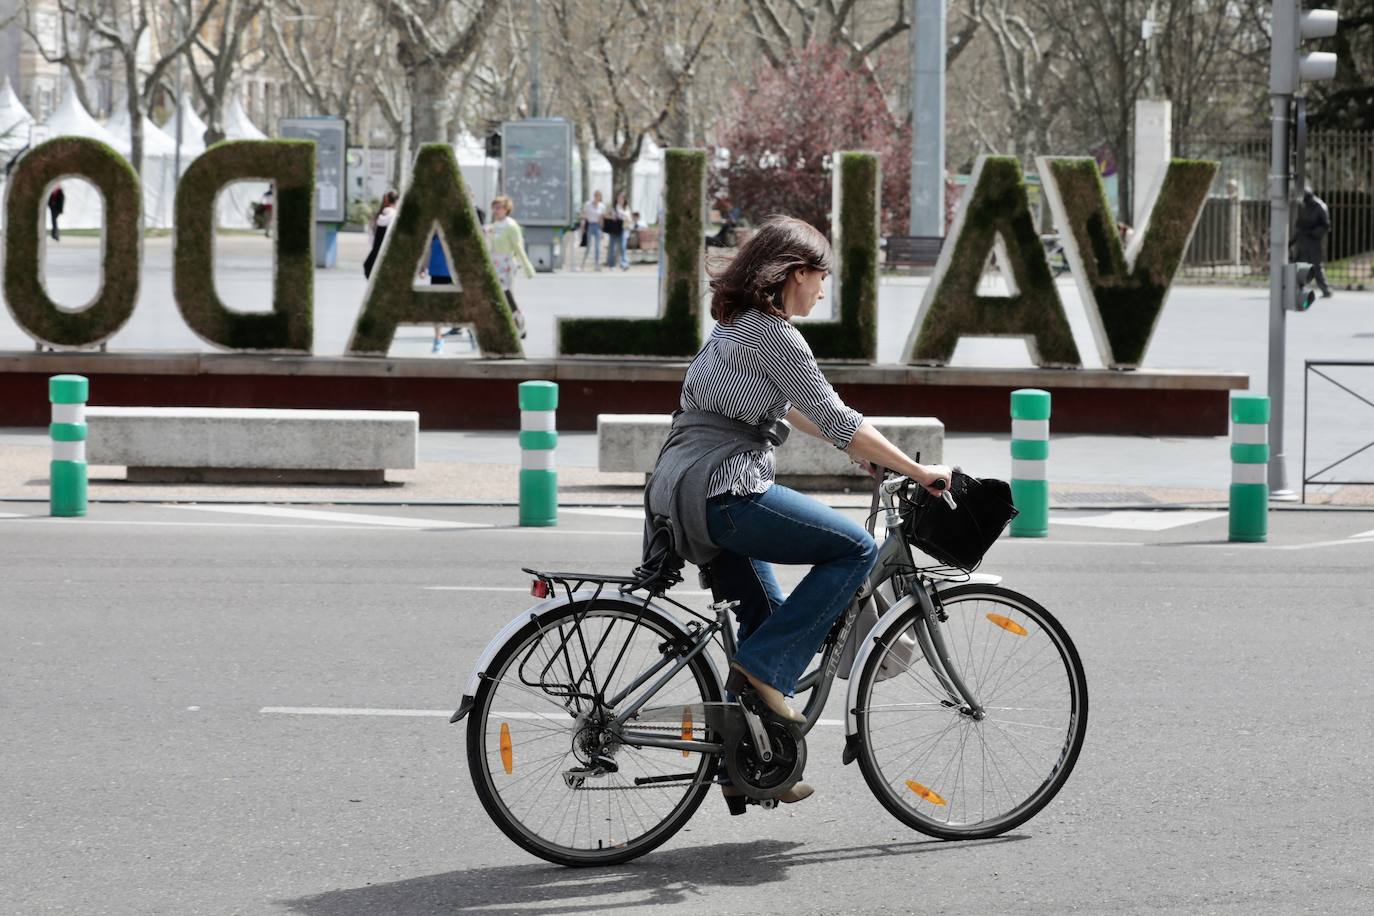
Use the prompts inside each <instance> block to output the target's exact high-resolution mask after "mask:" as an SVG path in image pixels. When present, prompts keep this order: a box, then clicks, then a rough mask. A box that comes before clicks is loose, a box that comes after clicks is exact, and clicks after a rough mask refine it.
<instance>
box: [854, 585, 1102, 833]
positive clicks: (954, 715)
mask: <svg viewBox="0 0 1374 916" xmlns="http://www.w3.org/2000/svg"><path fill="white" fill-rule="evenodd" d="M941 601H942V604H943V606H944V608H945V613H946V614H947V615H948V622H947V623H945V624H942V627H943V632H944V634H945V638H946V642H947V644H948V645H949V649H950V653H951V657H952V660H953V662H954V664H955V665H956V666H957V667H958V668H959V673H960V675H961V676H962V677H963V678H964V680H965V682H966V683H967V684H968V685H969V687H970V689H971V690H972V691H973V693H974V695H975V696H976V697H977V698H978V701H979V702H980V703H981V704H982V705H983V706H984V707H985V709H986V710H987V716H986V718H984V719H983V720H976V719H975V718H973V717H972V716H971V715H970V714H969V712H968V711H967V710H963V711H961V710H960V709H958V708H957V707H955V706H954V705H953V704H950V703H949V702H948V699H947V694H945V693H944V691H943V690H941V689H940V687H939V683H938V680H937V679H936V677H935V674H934V672H933V671H932V670H931V668H930V666H929V665H928V663H927V662H926V660H925V658H924V656H923V655H922V654H921V652H920V650H919V649H918V650H917V651H916V658H915V659H914V661H912V662H910V663H909V664H903V666H902V670H901V672H900V673H901V674H902V675H909V677H907V678H899V677H898V676H897V675H896V674H894V673H893V668H892V666H889V669H888V670H887V672H884V671H883V663H884V661H886V660H888V657H889V655H890V653H892V652H893V651H894V649H895V647H896V643H897V640H896V637H897V636H898V635H899V634H904V633H912V632H914V631H913V630H912V629H911V627H912V626H913V625H914V624H915V623H916V621H917V618H918V617H920V616H921V609H920V606H919V605H914V606H913V607H911V608H909V609H908V610H906V611H904V612H903V614H902V619H901V620H899V621H898V622H896V623H895V624H894V626H893V627H892V628H891V629H889V630H887V633H888V634H889V635H890V636H891V637H892V640H891V641H890V643H889V645H891V646H893V649H889V648H885V647H883V646H877V647H875V648H874V650H873V651H872V652H871V653H870V654H869V657H868V659H867V660H866V661H865V663H864V670H863V672H862V673H861V675H860V677H861V680H860V682H859V685H860V686H859V692H858V698H857V703H856V707H857V708H856V718H857V723H858V728H859V738H860V740H859V748H858V759H859V766H860V769H861V770H862V772H863V774H864V779H865V781H866V782H867V783H868V787H869V789H870V790H872V792H873V794H874V795H875V796H876V797H877V799H878V801H879V802H881V803H882V805H883V807H885V808H887V810H888V811H889V812H890V813H891V814H892V815H893V816H895V817H896V818H897V819H898V820H900V821H902V822H903V823H904V824H906V825H907V826H909V827H911V828H913V829H915V830H918V831H920V832H922V833H925V834H927V835H929V836H934V837H939V838H941V839H949V840H958V839H986V838H988V837H994V836H998V835H1000V834H1003V833H1006V832H1007V831H1008V830H1012V829H1014V828H1016V827H1018V826H1020V825H1021V824H1023V823H1025V822H1026V821H1027V820H1029V819H1030V818H1032V817H1034V816H1035V815H1036V814H1037V813H1039V811H1040V810H1041V809H1043V808H1044V807H1045V805H1047V804H1049V802H1050V801H1051V800H1052V799H1053V798H1054V796H1055V795H1056V794H1057V793H1058V792H1059V790H1060V789H1061V788H1062V787H1063V785H1064V782H1065V781H1066V780H1067V779H1068V778H1069V774H1070V773H1071V772H1072V771H1073V767H1074V764H1075V763H1076V762H1077V760H1078V755H1079V752H1080V751H1081V750H1082V747H1083V741H1084V738H1085V736H1086V734H1087V727H1088V685H1087V678H1086V676H1085V675H1084V672H1083V664H1082V660H1081V659H1080V658H1079V655H1078V651H1077V649H1076V648H1075V647H1074V645H1073V641H1072V640H1071V639H1070V638H1069V635H1068V633H1067V632H1066V631H1065V630H1064V627H1063V625H1061V624H1060V623H1059V621H1058V620H1056V619H1055V618H1054V617H1053V615H1051V614H1050V612H1049V611H1047V610H1045V608H1043V607H1042V606H1041V605H1039V604H1038V603H1036V602H1035V601H1033V600H1032V599H1030V598H1028V597H1026V596H1025V595H1022V594H1020V593H1018V592H1015V591H1012V590H1011V589H1007V588H1002V587H1000V586H990V585H980V584H967V585H959V586H954V587H952V588H949V589H946V590H944V591H942V592H941ZM989 615H992V616H989ZM994 617H1000V618H1001V620H1000V622H999V621H996V620H994V619H993V618H994ZM1018 629H1019V630H1021V631H1023V632H1022V633H1018V632H1017V630H1018ZM975 643H976V645H975ZM907 644H908V645H910V641H909V640H908V641H907ZM1032 644H1034V645H1033V647H1032V649H1031V650H1030V654H1025V655H1021V657H1019V658H1018V657H1017V656H1018V654H1020V653H1022V652H1024V651H1025V647H1026V646H1030V645H1032ZM1049 648H1052V649H1053V650H1054V654H1053V657H1050V656H1048V655H1046V656H1045V657H1044V658H1041V653H1047V652H1048V649H1049ZM975 650H976V651H975ZM999 658H1002V659H1003V660H1002V661H1001V662H1000V663H999V661H998V659H999ZM1056 658H1057V659H1058V661H1059V662H1060V665H1058V666H1056V665H1055V659H1056ZM1009 666H1013V667H1009ZM1052 668H1053V669H1054V670H1050V669H1052ZM1042 673H1043V675H1044V676H1043V677H1041V674H1042ZM1032 678H1035V680H1032ZM1009 679H1010V680H1009ZM893 681H901V683H898V684H896V685H894V686H892V687H891V688H883V687H881V686H880V685H882V684H884V683H890V682H893ZM1042 685H1043V688H1042ZM1026 687H1033V688H1036V691H1037V692H1036V697H1035V698H1029V697H1028V698H1024V699H1023V698H1022V697H1021V695H1020V693H1019V691H1020V690H1022V689H1024V688H1026ZM902 690H909V691H911V692H913V693H916V694H917V695H918V696H919V695H920V691H921V690H924V691H925V693H926V695H927V696H928V697H929V699H926V700H922V701H920V702H913V703H906V704H903V703H895V704H889V703H882V702H877V701H878V700H884V699H886V697H887V695H888V694H891V695H899V694H898V692H899V691H902ZM880 691H881V692H882V694H883V695H882V696H880V695H879V692H880ZM942 697H945V698H944V699H942ZM1030 700H1033V701H1034V702H1036V703H1037V704H1038V703H1040V702H1044V703H1046V704H1048V705H1046V706H1045V707H1039V706H1038V705H1037V706H1025V705H1021V706H1017V705H1012V706H1006V705H1002V703H1025V702H1027V701H1030ZM999 701H1000V702H999ZM903 706H906V707H909V711H910V712H911V713H912V714H913V715H912V717H911V719H910V720H909V721H911V722H914V723H915V724H914V725H913V726H911V727H910V731H912V732H915V733H916V734H915V736H914V737H911V736H909V735H908V736H906V737H897V738H895V739H893V738H892V736H893V735H894V734H895V735H899V736H900V735H902V734H903V733H902V731H901V729H902V728H903V726H902V723H901V722H898V721H892V720H888V719H887V716H888V715H889V714H900V713H901V712H906V711H908V710H902V709H898V707H903ZM926 716H929V717H930V718H926ZM1060 727H1062V729H1063V731H1062V734H1063V741H1062V744H1060V743H1059V740H1058V739H1057V738H1049V737H1042V736H1041V732H1042V731H1044V730H1046V729H1049V730H1050V731H1044V734H1045V735H1050V734H1057V733H1058V729H1059V728H1060ZM889 729H890V730H889ZM923 729H929V730H925V731H923ZM879 732H882V734H879ZM956 732H957V735H956V734H955V733H956ZM970 737H972V738H973V739H974V745H976V747H977V751H978V756H979V760H978V764H979V767H978V768H977V769H976V770H975V771H974V772H971V773H969V772H965V749H966V748H972V747H973V745H970V743H969V739H970ZM884 742H888V743H886V744H885V743H884ZM913 743H914V749H912V750H911V752H910V754H908V753H907V751H906V750H905V749H904V745H911V744H913ZM990 745H992V746H995V749H994V750H992V751H991V752H990V749H989V748H990ZM1037 745H1040V746H1039V747H1037ZM894 748H897V749H901V750H897V751H895V752H894V753H892V754H890V755H889V754H886V752H887V751H889V750H892V749H894ZM998 749H1000V750H1003V751H1005V752H1006V754H1005V756H1006V757H1007V758H1008V759H1007V760H1006V761H1005V762H1003V761H1001V760H999V757H1000V756H1002V755H1001V754H1000V753H999V750H998ZM879 751H882V752H884V758H885V759H883V760H879V759H878V757H879ZM990 753H991V763H992V766H991V768H990V767H989V755H990ZM947 754H948V755H949V756H948V759H944V758H945V757H946V755H947ZM955 754H957V762H956V758H955V756H954V755H955ZM1013 755H1014V757H1015V758H1017V759H1016V760H1015V761H1013V760H1012V759H1010V758H1011V757H1012V756H1013ZM887 757H892V758H893V759H892V760H888V759H886V758H887ZM918 757H919V759H917V758H918ZM932 758H934V759H933V760H932ZM908 760H909V761H910V763H907V761H908ZM1013 763H1015V767H1014V766H1013ZM903 764H905V767H904V766H903ZM1022 764H1024V765H1025V766H1026V767H1027V768H1029V769H1032V770H1035V772H1033V773H1031V774H1030V775H1029V777H1028V779H1029V786H1030V788H1029V789H1028V790H1026V791H1024V793H1023V791H1022V789H1021V788H1020V786H1021V785H1024V784H1026V783H1025V782H1024V781H1023V780H1021V779H1019V778H1018V779H1015V780H1013V781H1015V782H1016V784H1017V787H1016V788H1013V786H1012V783H1011V782H1009V781H1008V772H1007V771H1008V770H1009V769H1015V768H1018V767H1020V766H1021V765H1022ZM970 768H972V767H970ZM951 769H954V770H955V772H954V773H953V774H951ZM999 782H1000V784H1001V789H1000V790H999V788H998V783H999ZM971 787H972V788H973V792H974V796H975V802H978V808H977V810H976V811H975V810H974V805H973V804H970V803H969V801H968V796H969V792H970V788H971ZM999 791H1000V792H1001V797H1002V798H1003V800H1002V801H998V798H999ZM980 793H981V795H980ZM1023 794H1024V797H1022V795H1023ZM989 797H991V798H992V801H993V804H994V809H995V810H994V811H993V812H992V815H991V816H989V813H988V810H987V809H988V800H989ZM941 814H943V819H941V816H940V815H941Z"/></svg>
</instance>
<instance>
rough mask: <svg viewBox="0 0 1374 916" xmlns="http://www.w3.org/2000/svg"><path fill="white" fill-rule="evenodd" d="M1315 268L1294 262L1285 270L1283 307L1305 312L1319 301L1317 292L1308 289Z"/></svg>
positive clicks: (1286, 265) (1285, 267)
mask: <svg viewBox="0 0 1374 916" xmlns="http://www.w3.org/2000/svg"><path fill="white" fill-rule="evenodd" d="M1313 272H1314V268H1313V267H1312V265H1311V264H1308V263H1306V262H1305V261H1294V262H1293V263H1292V264H1285V265H1284V268H1283V305H1284V308H1288V309H1292V310H1293V311H1295V312H1305V311H1307V310H1308V309H1310V308H1311V307H1312V303H1313V302H1316V301H1317V291H1316V290H1315V289H1308V288H1307V285H1308V284H1309V283H1311V282H1312V274H1313Z"/></svg>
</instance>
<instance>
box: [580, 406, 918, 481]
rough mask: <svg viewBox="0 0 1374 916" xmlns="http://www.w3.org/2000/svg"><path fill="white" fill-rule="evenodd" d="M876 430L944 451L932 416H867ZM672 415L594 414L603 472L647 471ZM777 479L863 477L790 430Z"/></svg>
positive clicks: (912, 446)
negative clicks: (790, 433)
mask: <svg viewBox="0 0 1374 916" xmlns="http://www.w3.org/2000/svg"><path fill="white" fill-rule="evenodd" d="M867 420H868V422H870V423H872V424H873V425H874V426H875V427H876V428H877V429H878V431H879V432H881V433H882V434H883V435H884V436H887V438H888V439H890V440H892V442H893V443H894V444H895V445H896V446H897V447H898V448H900V449H901V450H902V451H904V452H906V453H907V454H908V455H911V456H912V457H915V456H916V454H917V453H918V452H919V453H920V456H921V461H922V462H923V463H926V464H938V463H939V462H940V460H941V459H942V457H943V455H944V449H945V425H944V424H943V423H941V422H940V421H939V420H937V419H935V418H934V417H868V418H867ZM672 421H673V418H672V417H671V416H669V415H667V414H604V413H603V414H598V415H597V418H596V450H597V467H598V469H600V470H602V471H621V472H624V471H638V472H642V473H644V474H648V473H649V472H650V471H652V470H653V469H654V460H655V459H656V458H658V450H659V449H660V448H662V447H663V440H664V439H666V438H667V437H668V429H669V427H670V426H672ZM777 462H778V480H779V481H780V482H781V483H783V484H785V485H787V486H792V487H796V488H798V489H813V490H816V489H852V488H855V487H860V488H861V487H862V486H864V481H867V480H868V475H866V474H865V473H864V472H863V470H862V469H860V467H859V466H858V465H857V464H854V463H853V462H852V461H850V460H849V457H848V456H847V455H846V454H845V453H844V452H842V451H840V450H839V449H837V448H835V447H834V446H833V445H831V444H830V443H829V442H824V441H822V440H820V439H816V438H814V437H812V436H808V435H807V434H806V433H803V432H801V431H800V430H795V429H794V430H792V435H791V436H789V437H788V439H787V442H786V443H785V444H784V445H783V446H782V448H780V449H778V453H777Z"/></svg>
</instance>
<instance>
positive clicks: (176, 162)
mask: <svg viewBox="0 0 1374 916" xmlns="http://www.w3.org/2000/svg"><path fill="white" fill-rule="evenodd" d="M175 9H176V17H177V31H178V32H179V33H181V34H180V37H182V38H184V37H186V36H185V32H184V31H183V30H182V28H181V7H180V6H177V7H175ZM181 58H182V55H181V54H178V55H177V72H176V84H177V85H176V96H177V98H176V104H177V136H176V141H177V152H176V157H175V158H174V159H173V160H172V174H173V175H176V177H177V182H178V183H179V182H180V181H181V130H182V125H181V122H182V120H183V119H184V116H183V115H182V113H181Z"/></svg>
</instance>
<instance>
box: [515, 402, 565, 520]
mask: <svg viewBox="0 0 1374 916" xmlns="http://www.w3.org/2000/svg"><path fill="white" fill-rule="evenodd" d="M519 390H520V524H521V525H522V526H525V527H535V528H547V527H549V526H551V525H557V524H558V471H557V470H556V469H555V467H554V449H555V448H556V447H557V445H558V433H557V432H556V427H555V425H554V411H555V410H557V409H558V385H557V384H556V383H554V382H521V383H520V388H519Z"/></svg>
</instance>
